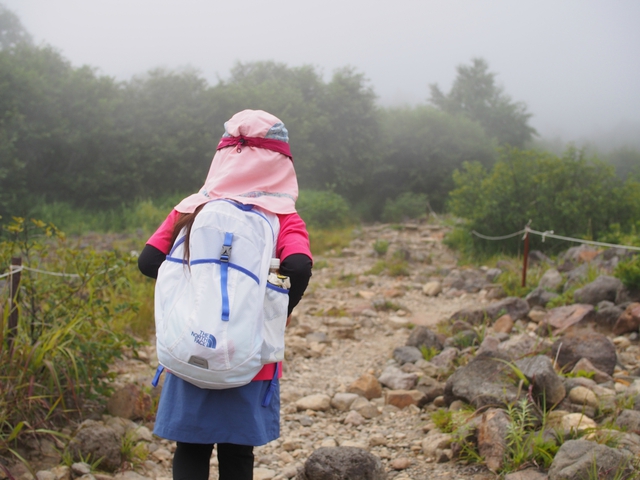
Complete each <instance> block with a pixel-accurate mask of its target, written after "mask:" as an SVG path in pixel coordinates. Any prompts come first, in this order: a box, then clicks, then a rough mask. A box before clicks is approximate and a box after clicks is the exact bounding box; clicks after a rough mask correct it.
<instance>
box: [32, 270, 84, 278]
mask: <svg viewBox="0 0 640 480" xmlns="http://www.w3.org/2000/svg"><path fill="white" fill-rule="evenodd" d="M22 268H24V269H25V270H29V271H30V272H36V273H44V274H45V275H53V276H54V277H72V278H80V275H78V274H77V273H60V272H49V271H47V270H40V269H39V268H31V267H22Z"/></svg>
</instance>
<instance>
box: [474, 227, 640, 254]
mask: <svg viewBox="0 0 640 480" xmlns="http://www.w3.org/2000/svg"><path fill="white" fill-rule="evenodd" d="M471 233H472V234H473V235H475V236H476V237H478V238H482V239H484V240H506V239H507V238H513V237H517V236H518V235H522V234H523V233H524V234H527V233H533V234H535V235H540V236H541V237H542V241H543V242H544V240H545V238H555V239H558V240H566V241H568V242H575V243H584V244H585V245H595V246H598V247H609V248H624V249H626V250H637V251H640V247H634V246H632V245H618V244H616V243H606V242H596V241H593V240H583V239H581V238H572V237H565V236H563V235H556V234H555V233H553V230H547V231H546V232H539V231H537V230H532V229H531V228H529V227H525V228H523V229H522V230H520V231H517V232H514V233H510V234H509V235H502V236H500V237H490V236H488V235H483V234H481V233H479V232H476V231H475V230H472V231H471Z"/></svg>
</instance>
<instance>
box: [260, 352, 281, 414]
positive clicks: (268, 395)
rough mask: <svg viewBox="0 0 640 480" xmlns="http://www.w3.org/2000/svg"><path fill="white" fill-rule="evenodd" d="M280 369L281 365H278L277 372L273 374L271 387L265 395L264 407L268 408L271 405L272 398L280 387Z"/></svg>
mask: <svg viewBox="0 0 640 480" xmlns="http://www.w3.org/2000/svg"><path fill="white" fill-rule="evenodd" d="M279 367H280V364H279V363H276V371H275V372H274V373H273V378H272V379H271V381H270V382H269V386H268V387H267V393H265V394H264V399H263V400H262V406H263V407H268V406H269V404H270V403H271V397H272V396H273V392H274V390H275V389H276V388H277V387H278V368H279Z"/></svg>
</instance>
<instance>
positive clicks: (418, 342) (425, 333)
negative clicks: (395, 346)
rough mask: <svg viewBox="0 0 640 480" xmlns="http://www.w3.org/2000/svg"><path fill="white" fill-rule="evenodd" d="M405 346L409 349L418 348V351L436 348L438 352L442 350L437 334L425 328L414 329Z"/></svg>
mask: <svg viewBox="0 0 640 480" xmlns="http://www.w3.org/2000/svg"><path fill="white" fill-rule="evenodd" d="M405 345H406V346H408V347H416V348H418V349H419V348H420V347H426V348H435V349H436V350H438V351H440V350H442V342H441V341H440V339H439V338H438V336H437V335H436V333H435V332H433V331H432V330H431V329H429V328H427V327H424V326H418V327H416V328H414V329H413V330H412V331H411V335H409V338H408V339H407V343H406V344H405Z"/></svg>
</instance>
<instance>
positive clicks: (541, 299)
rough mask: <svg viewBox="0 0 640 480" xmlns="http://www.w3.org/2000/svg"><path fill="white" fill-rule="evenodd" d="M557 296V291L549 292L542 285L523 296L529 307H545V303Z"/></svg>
mask: <svg viewBox="0 0 640 480" xmlns="http://www.w3.org/2000/svg"><path fill="white" fill-rule="evenodd" d="M557 296H558V294H557V293H553V292H550V291H549V290H546V289H544V288H542V287H538V288H536V289H534V290H532V291H531V292H529V294H528V295H527V296H526V297H525V300H526V301H527V303H528V304H529V307H531V308H533V307H545V306H546V305H547V303H549V302H550V301H551V300H553V299H554V298H556V297H557Z"/></svg>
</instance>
